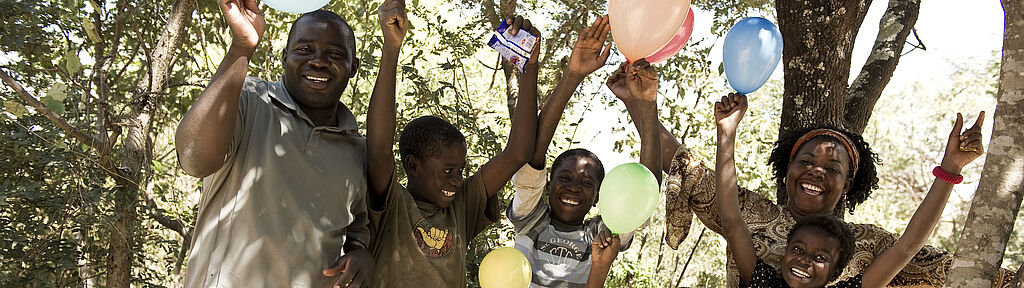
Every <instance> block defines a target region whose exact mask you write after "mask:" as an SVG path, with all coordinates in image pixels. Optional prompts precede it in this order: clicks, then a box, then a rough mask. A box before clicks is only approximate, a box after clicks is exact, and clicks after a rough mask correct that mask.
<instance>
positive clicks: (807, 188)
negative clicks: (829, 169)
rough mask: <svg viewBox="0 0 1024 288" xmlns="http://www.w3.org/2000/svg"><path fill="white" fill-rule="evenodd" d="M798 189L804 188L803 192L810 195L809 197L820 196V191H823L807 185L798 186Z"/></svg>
mask: <svg viewBox="0 0 1024 288" xmlns="http://www.w3.org/2000/svg"><path fill="white" fill-rule="evenodd" d="M800 187H801V188H804V192H807V194H811V195H821V191H822V190H824V189H821V187H818V186H814V185H811V184H807V183H804V184H800Z"/></svg>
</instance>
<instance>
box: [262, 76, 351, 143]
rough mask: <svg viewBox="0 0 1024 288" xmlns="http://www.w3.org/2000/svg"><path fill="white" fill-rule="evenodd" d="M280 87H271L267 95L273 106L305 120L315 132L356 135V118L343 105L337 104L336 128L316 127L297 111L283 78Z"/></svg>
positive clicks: (296, 105)
mask: <svg viewBox="0 0 1024 288" xmlns="http://www.w3.org/2000/svg"><path fill="white" fill-rule="evenodd" d="M280 83H281V85H271V86H270V89H269V90H270V91H269V93H268V95H270V98H271V99H273V100H274V104H276V105H278V106H281V107H284V108H287V109H288V110H290V111H292V113H295V115H296V116H298V117H299V118H300V119H302V120H305V121H306V123H308V124H309V125H310V126H312V127H316V129H317V130H320V129H323V130H326V131H329V132H335V133H342V134H358V133H359V132H358V129H359V126H358V125H357V123H356V117H355V116H354V115H352V111H350V110H349V109H348V107H347V106H345V104H344V103H340V102H339V103H338V111H337V115H338V116H337V117H338V126H337V127H331V126H316V124H313V120H310V119H309V116H306V113H305V112H303V111H302V109H299V105H298V104H296V103H295V100H294V99H293V98H292V95H291V94H290V93H288V88H285V84H284V76H282V77H281V82H280Z"/></svg>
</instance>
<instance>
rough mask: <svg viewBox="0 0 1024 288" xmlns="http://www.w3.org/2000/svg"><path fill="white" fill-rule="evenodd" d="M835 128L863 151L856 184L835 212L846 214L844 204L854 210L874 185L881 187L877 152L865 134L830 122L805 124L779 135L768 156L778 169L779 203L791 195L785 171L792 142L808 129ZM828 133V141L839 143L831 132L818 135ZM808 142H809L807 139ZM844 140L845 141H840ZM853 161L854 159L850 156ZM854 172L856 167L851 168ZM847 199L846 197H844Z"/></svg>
mask: <svg viewBox="0 0 1024 288" xmlns="http://www.w3.org/2000/svg"><path fill="white" fill-rule="evenodd" d="M821 128H825V129H832V130H836V131H839V133H843V135H846V137H847V138H850V141H851V142H853V143H852V144H853V146H855V147H856V149H857V151H858V152H859V154H860V162H859V163H855V165H857V169H856V170H857V174H856V175H853V186H852V187H850V191H847V192H846V195H843V197H842V198H840V200H839V203H838V204H837V206H836V208H837V209H836V211H833V212H834V214H835V215H836V216H841V215H842V214H843V211H842V207H843V206H845V207H846V208H847V209H849V210H850V213H853V210H854V208H856V207H857V205H858V204H860V203H863V202H864V200H867V199H868V196H869V195H871V189H874V188H878V173H877V172H876V171H875V163H877V162H878V155H876V154H875V153H874V152H871V146H870V145H868V143H867V142H864V137H861V136H860V135H857V134H855V133H853V132H849V131H846V130H844V129H839V128H836V127H829V126H817V127H811V128H804V129H799V130H793V131H789V132H787V133H784V134H782V135H779V141H777V142H775V149H773V150H772V154H771V156H770V157H769V158H768V163H769V164H771V165H772V171H773V172H774V173H775V184H776V185H777V187H778V188H777V189H778V193H777V194H776V198H778V199H777V203H780V204H781V203H785V202H786V201H788V200H789V198H788V197H789V196H788V195H787V194H786V183H785V182H786V181H785V179H786V172H788V170H789V161H790V160H792V159H790V156H789V155H790V151H793V145H796V142H797V140H798V139H800V137H801V136H804V134H807V132H810V131H812V130H815V129H821ZM819 137H825V138H826V139H829V141H833V142H836V143H839V140H838V139H835V138H833V137H831V136H827V135H821V136H817V137H815V138H819ZM805 144H806V142H805ZM839 144H842V143H839ZM850 161H853V159H851V160H850ZM850 171H851V172H852V171H853V170H850ZM843 199H845V201H844V200H843Z"/></svg>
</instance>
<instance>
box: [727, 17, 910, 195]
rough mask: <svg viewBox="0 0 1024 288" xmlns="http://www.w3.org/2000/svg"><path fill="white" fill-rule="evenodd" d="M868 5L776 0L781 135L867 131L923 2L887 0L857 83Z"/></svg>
mask: <svg viewBox="0 0 1024 288" xmlns="http://www.w3.org/2000/svg"><path fill="white" fill-rule="evenodd" d="M870 6H871V0H799V1H791V0H780V1H776V2H775V7H776V10H777V12H778V22H779V29H780V31H781V32H782V41H783V43H784V44H783V48H782V49H783V51H782V63H783V71H784V73H785V74H784V76H783V79H784V82H785V83H784V91H783V100H782V119H781V120H780V125H779V134H780V135H781V134H783V133H786V132H788V131H791V130H798V129H801V128H806V127H812V126H821V125H829V126H834V127H840V128H845V129H848V130H850V131H853V132H855V133H863V132H864V128H865V127H866V126H867V123H868V119H869V118H870V117H871V111H872V110H874V108H875V103H876V102H877V101H878V98H879V97H881V95H882V91H883V90H884V89H885V86H886V85H888V84H889V79H890V78H891V77H892V73H893V71H894V70H895V69H896V65H897V64H898V63H899V58H900V56H901V53H902V51H903V44H904V42H906V40H907V36H909V35H910V32H911V30H912V29H913V28H914V24H915V23H917V17H918V14H919V12H920V8H921V2H920V1H919V0H890V1H889V5H888V7H887V8H886V11H885V14H884V15H883V16H882V19H881V20H880V21H879V24H878V26H879V31H878V35H877V36H876V38H875V43H874V45H873V46H872V50H871V56H870V57H868V59H867V61H866V62H865V63H864V66H863V67H862V68H861V72H860V74H859V75H858V76H857V78H856V79H855V80H854V81H853V84H851V85H847V82H848V81H849V79H850V66H851V55H852V53H853V44H854V40H855V39H856V38H857V33H858V31H859V30H860V26H861V24H862V23H863V22H864V17H865V15H866V14H867V10H868V7H870ZM712 182H713V181H712ZM711 188H712V189H714V187H713V185H712V187H711ZM776 199H777V200H776V201H777V202H778V203H781V202H785V201H786V200H787V196H786V194H785V193H781V192H779V193H776ZM845 206H846V205H844V204H843V203H840V206H839V207H836V209H838V210H845V209H846V207H845ZM837 214H838V215H842V213H837Z"/></svg>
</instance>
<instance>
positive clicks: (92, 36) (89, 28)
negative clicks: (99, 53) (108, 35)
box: [82, 18, 103, 43]
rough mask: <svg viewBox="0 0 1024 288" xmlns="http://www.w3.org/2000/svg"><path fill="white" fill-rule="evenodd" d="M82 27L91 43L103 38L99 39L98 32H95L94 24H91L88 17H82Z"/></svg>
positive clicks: (100, 40)
mask: <svg viewBox="0 0 1024 288" xmlns="http://www.w3.org/2000/svg"><path fill="white" fill-rule="evenodd" d="M82 29H85V34H88V35H89V40H92V43H100V42H103V39H100V34H99V33H97V32H96V24H93V23H92V20H89V18H82Z"/></svg>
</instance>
